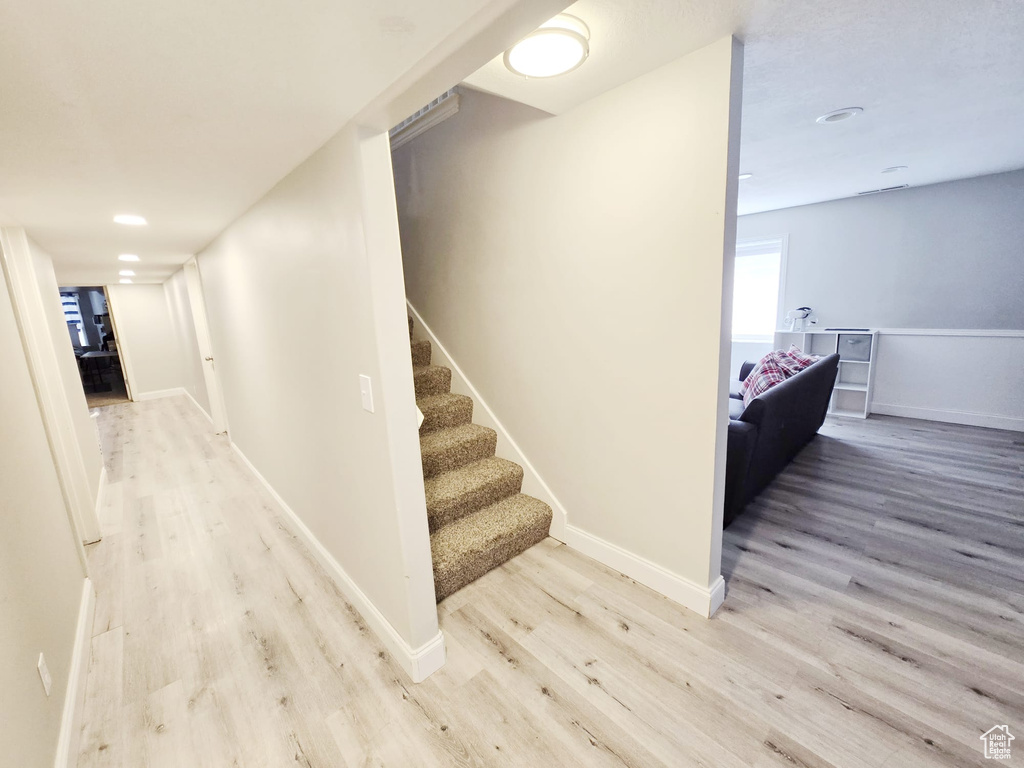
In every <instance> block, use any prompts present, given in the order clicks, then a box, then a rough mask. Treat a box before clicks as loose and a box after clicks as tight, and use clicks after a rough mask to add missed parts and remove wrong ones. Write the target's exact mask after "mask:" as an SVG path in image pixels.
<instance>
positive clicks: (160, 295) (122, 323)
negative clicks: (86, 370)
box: [106, 284, 186, 399]
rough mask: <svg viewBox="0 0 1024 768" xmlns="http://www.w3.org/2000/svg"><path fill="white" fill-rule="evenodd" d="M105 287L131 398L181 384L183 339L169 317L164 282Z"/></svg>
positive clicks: (183, 381)
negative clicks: (159, 283) (162, 283)
mask: <svg viewBox="0 0 1024 768" xmlns="http://www.w3.org/2000/svg"><path fill="white" fill-rule="evenodd" d="M106 290H107V302H108V305H109V307H110V312H111V314H112V315H113V316H114V322H115V323H116V324H117V339H118V347H117V348H118V351H119V353H120V354H121V356H122V358H124V361H125V371H126V373H127V375H128V384H129V386H130V388H131V394H132V398H134V399H144V398H145V397H147V396H148V395H151V394H153V393H161V392H165V391H167V390H174V389H178V388H180V387H182V386H184V385H185V382H186V374H185V363H184V359H183V358H184V355H183V353H182V342H181V341H180V339H179V336H178V328H177V327H176V326H175V324H174V322H173V321H172V320H171V311H170V307H169V304H168V301H167V296H166V294H165V292H164V286H162V285H145V284H135V285H111V286H107V289H106Z"/></svg>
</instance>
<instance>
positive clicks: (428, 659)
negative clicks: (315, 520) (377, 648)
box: [231, 441, 445, 683]
mask: <svg viewBox="0 0 1024 768" xmlns="http://www.w3.org/2000/svg"><path fill="white" fill-rule="evenodd" d="M231 449H232V450H233V451H234V452H235V453H236V454H237V455H238V457H239V458H240V459H241V460H242V463H243V464H245V466H247V467H248V468H249V471H250V472H252V474H253V476H254V477H255V478H256V479H257V480H259V481H260V483H261V484H262V485H263V487H264V488H266V489H267V493H269V494H270V495H271V496H272V497H273V499H274V501H276V502H277V503H278V505H279V506H280V507H281V511H282V512H283V513H284V517H285V519H286V521H287V522H288V524H289V527H290V528H291V530H292V532H293V533H294V534H295V535H296V536H297V537H298V538H299V539H300V540H301V541H302V542H303V543H304V544H305V545H306V546H307V547H308V548H309V551H310V552H312V553H313V556H314V557H315V558H316V559H317V562H319V563H320V565H321V566H322V567H323V569H324V570H325V571H327V574H328V575H329V576H330V577H331V579H332V580H333V581H334V583H335V585H337V587H338V589H340V590H341V592H342V593H343V594H344V595H345V597H346V598H348V600H349V601H350V602H351V603H352V605H353V606H354V607H355V609H356V610H357V611H359V614H360V615H361V616H362V617H363V619H364V620H365V621H366V623H367V624H369V625H370V628H371V629H372V630H373V631H374V632H375V633H376V634H377V636H378V637H379V638H380V639H381V640H382V641H383V642H384V645H386V646H387V648H388V650H389V651H390V652H391V655H392V656H394V658H395V660H396V661H398V663H399V664H400V665H401V667H402V669H404V670H405V671H406V673H407V674H408V675H409V677H411V678H412V681H413V682H414V683H419V682H422V681H423V680H426V679H427V677H428V676H430V675H431V674H433V673H434V672H436V671H437V670H439V669H440V668H441V667H442V666H444V662H445V647H444V635H443V634H442V633H441V631H440V630H438V632H437V634H436V635H435V636H434V637H432V638H431V639H430V640H428V641H427V642H426V643H424V644H423V645H421V646H420V647H419V648H413V647H411V646H410V645H409V644H408V643H407V642H406V641H405V640H404V639H403V638H402V636H401V635H399V634H398V631H397V630H396V629H395V628H394V627H393V626H391V622H389V621H388V620H387V619H386V618H385V617H384V614H382V613H381V612H380V611H379V610H377V607H376V606H375V605H374V604H373V603H372V602H371V601H370V598H368V597H367V596H366V595H365V594H364V593H363V591H362V590H361V589H359V587H358V586H357V585H356V583H355V582H354V581H352V579H351V577H350V576H349V575H348V574H347V573H345V569H344V568H342V567H341V565H339V564H338V561H337V560H335V559H334V557H333V556H332V555H331V553H330V552H328V551H327V549H326V548H325V547H324V545H323V544H321V543H320V541H319V539H317V538H316V536H314V535H313V532H312V531H310V530H309V528H307V527H306V525H305V523H303V522H302V520H301V519H300V518H299V516H298V515H297V514H295V511H294V510H293V509H292V508H291V507H289V506H288V504H287V503H285V500H284V499H282V498H281V496H280V495H279V494H278V493H277V491H275V490H274V487H273V486H272V485H271V484H270V483H269V482H267V479H266V478H265V477H263V475H262V474H260V471H259V470H258V469H256V467H255V466H253V463H252V462H251V461H249V459H248V457H247V456H246V455H245V454H244V453H242V449H241V448H239V447H238V446H237V445H236V444H235V443H234V441H231Z"/></svg>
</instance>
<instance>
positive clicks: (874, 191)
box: [857, 184, 910, 195]
mask: <svg viewBox="0 0 1024 768" xmlns="http://www.w3.org/2000/svg"><path fill="white" fill-rule="evenodd" d="M909 186H910V185H909V184H900V185H899V186H896V187H882V188H881V189H868V190H865V191H864V192H858V193H857V194H858V195H877V194H878V193H879V192H895V191H896V190H897V189H906V188H907V187H909Z"/></svg>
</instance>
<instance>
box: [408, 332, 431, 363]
mask: <svg viewBox="0 0 1024 768" xmlns="http://www.w3.org/2000/svg"><path fill="white" fill-rule="evenodd" d="M411 346H412V364H413V366H415V367H417V368H418V367H422V366H425V365H430V342H429V341H427V340H426V339H424V340H423V341H414V342H412V345H411Z"/></svg>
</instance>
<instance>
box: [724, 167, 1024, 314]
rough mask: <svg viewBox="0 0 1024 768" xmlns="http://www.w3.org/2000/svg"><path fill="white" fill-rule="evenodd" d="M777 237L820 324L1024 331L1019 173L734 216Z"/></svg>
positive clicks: (744, 231)
mask: <svg viewBox="0 0 1024 768" xmlns="http://www.w3.org/2000/svg"><path fill="white" fill-rule="evenodd" d="M780 234H788V235H789V254H788V264H787V269H786V285H785V302H784V307H785V308H786V309H791V308H794V307H799V306H803V305H807V306H811V307H814V309H815V312H816V313H817V315H818V318H819V321H820V322H819V326H820V327H825V326H832V325H840V326H870V327H874V328H942V329H1009V330H1020V329H1024V170H1022V171H1014V172H1011V173H1002V174H997V175H994V176H982V177H978V178H974V179H964V180H961V181H952V182H947V183H944V184H934V185H931V186H926V187H918V188H914V187H911V188H909V189H906V190H899V191H896V192H886V193H881V194H876V195H870V196H865V197H856V198H847V199H844V200H835V201H831V202H827V203H818V204H815V205H805V206H800V207H797V208H785V209H782V210H778V211H769V212H766V213H757V214H751V215H749V216H741V217H740V218H739V224H738V232H737V237H738V238H739V239H741V240H742V239H748V238H759V237H768V236H772V235H780ZM780 322H781V318H780Z"/></svg>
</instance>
